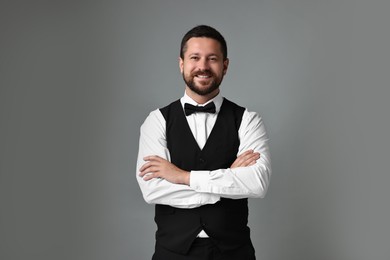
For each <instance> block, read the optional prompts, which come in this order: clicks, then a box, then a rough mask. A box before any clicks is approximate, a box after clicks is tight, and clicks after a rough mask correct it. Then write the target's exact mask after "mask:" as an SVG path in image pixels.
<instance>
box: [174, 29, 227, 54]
mask: <svg viewBox="0 0 390 260" xmlns="http://www.w3.org/2000/svg"><path fill="white" fill-rule="evenodd" d="M193 37H205V38H211V39H214V40H216V41H218V42H219V44H220V45H221V51H222V54H223V59H224V60H226V59H227V46H226V41H225V39H224V38H223V36H222V34H220V33H219V32H218V31H217V30H216V29H214V28H213V27H211V26H208V25H198V26H196V27H194V28H192V29H191V30H189V31H188V32H187V33H186V34H185V35H184V37H183V39H182V40H181V46H180V58H182V59H184V52H186V50H187V41H188V40H189V39H191V38H193Z"/></svg>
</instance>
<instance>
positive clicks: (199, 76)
mask: <svg viewBox="0 0 390 260" xmlns="http://www.w3.org/2000/svg"><path fill="white" fill-rule="evenodd" d="M197 77H198V78H202V79H207V78H210V76H207V75H197Z"/></svg>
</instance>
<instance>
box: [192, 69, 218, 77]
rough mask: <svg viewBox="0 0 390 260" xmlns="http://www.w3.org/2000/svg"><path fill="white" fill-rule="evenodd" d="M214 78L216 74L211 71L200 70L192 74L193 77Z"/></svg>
mask: <svg viewBox="0 0 390 260" xmlns="http://www.w3.org/2000/svg"><path fill="white" fill-rule="evenodd" d="M199 75H200V76H214V73H213V72H212V71H211V70H208V69H206V70H198V71H195V72H194V73H192V76H199Z"/></svg>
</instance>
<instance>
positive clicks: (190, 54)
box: [188, 52, 220, 57]
mask: <svg viewBox="0 0 390 260" xmlns="http://www.w3.org/2000/svg"><path fill="white" fill-rule="evenodd" d="M192 55H197V56H201V55H200V54H199V52H194V53H189V54H188V56H192ZM210 56H217V57H219V56H220V55H218V54H216V53H211V54H209V55H207V57H210Z"/></svg>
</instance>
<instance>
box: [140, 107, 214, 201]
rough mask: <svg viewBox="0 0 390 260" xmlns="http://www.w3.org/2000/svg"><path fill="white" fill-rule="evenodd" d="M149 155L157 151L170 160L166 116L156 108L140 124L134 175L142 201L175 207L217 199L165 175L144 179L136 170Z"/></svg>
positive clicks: (156, 153)
mask: <svg viewBox="0 0 390 260" xmlns="http://www.w3.org/2000/svg"><path fill="white" fill-rule="evenodd" d="M148 155H158V156H160V157H162V158H164V159H166V160H168V161H170V154H169V150H168V148H167V141H166V131H165V119H164V117H163V115H162V114H161V112H160V110H158V109H157V110H155V111H152V112H151V113H150V114H149V116H148V117H147V118H146V120H145V122H144V123H143V124H142V126H141V128H140V139H139V151H138V158H137V169H136V178H137V181H138V184H139V186H140V188H141V191H142V194H143V197H144V199H145V201H146V202H147V203H150V204H164V205H170V206H173V207H177V208H195V207H199V206H202V205H205V204H214V203H216V202H217V201H219V200H220V196H219V195H216V194H207V193H199V192H197V191H195V190H194V189H192V188H191V187H189V186H187V185H180V184H173V183H170V182H168V181H166V180H164V179H160V178H155V179H152V180H149V181H145V180H144V179H143V178H142V177H140V176H139V175H138V174H139V169H140V168H141V166H142V165H143V164H144V163H145V161H144V160H143V158H144V157H145V156H148Z"/></svg>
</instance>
